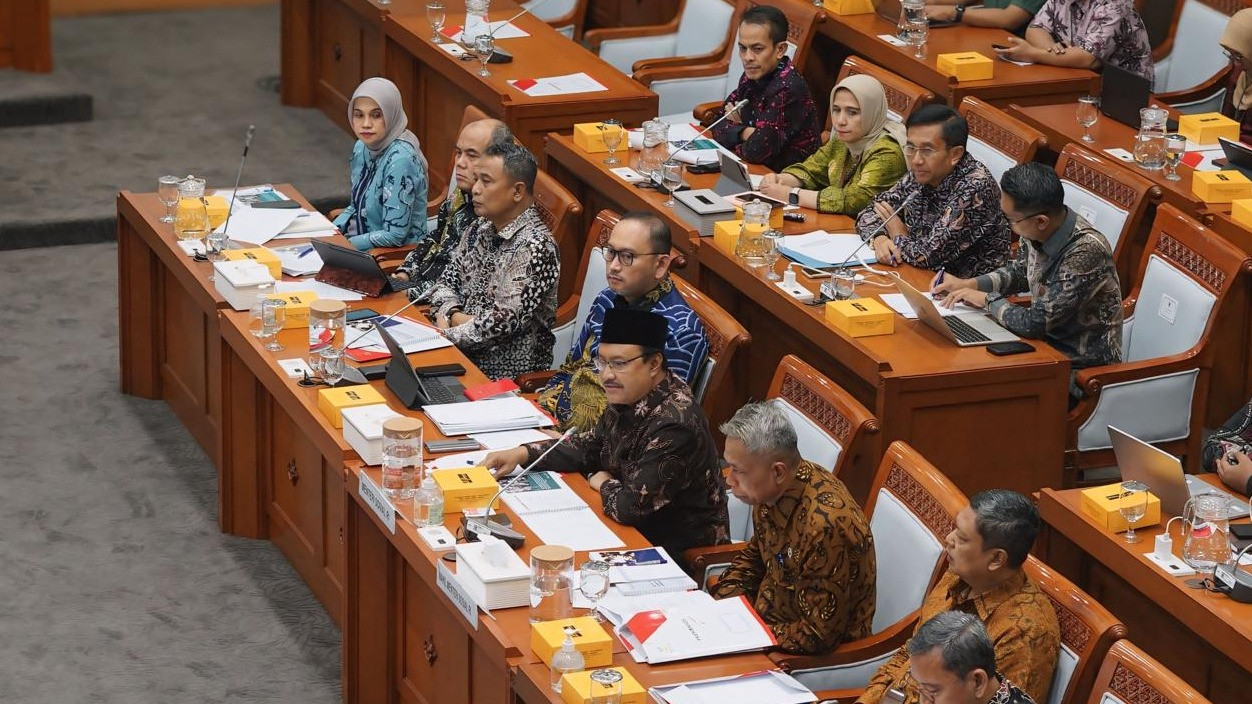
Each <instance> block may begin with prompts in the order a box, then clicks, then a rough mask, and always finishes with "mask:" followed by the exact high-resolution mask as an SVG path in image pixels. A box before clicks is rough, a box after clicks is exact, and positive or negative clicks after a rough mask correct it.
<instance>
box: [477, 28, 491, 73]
mask: <svg viewBox="0 0 1252 704" xmlns="http://www.w3.org/2000/svg"><path fill="white" fill-rule="evenodd" d="M495 50H496V41H495V39H493V38H492V36H491V35H490V34H480V35H478V36H477V37H474V53H475V54H477V55H478V63H479V64H480V65H481V68H479V69H478V75H480V76H490V75H491V71H488V70H487V62H488V61H489V60H490V59H491V55H492V54H493V53H495Z"/></svg>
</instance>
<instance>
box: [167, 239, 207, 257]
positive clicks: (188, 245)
mask: <svg viewBox="0 0 1252 704" xmlns="http://www.w3.org/2000/svg"><path fill="white" fill-rule="evenodd" d="M174 244H176V245H178V248H179V249H181V250H183V253H184V254H186V255H187V256H189V257H194V256H196V255H197V254H204V241H203V240H174Z"/></svg>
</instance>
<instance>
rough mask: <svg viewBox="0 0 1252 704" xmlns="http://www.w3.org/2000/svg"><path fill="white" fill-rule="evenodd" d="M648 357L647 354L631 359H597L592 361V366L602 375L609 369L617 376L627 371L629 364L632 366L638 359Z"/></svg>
mask: <svg viewBox="0 0 1252 704" xmlns="http://www.w3.org/2000/svg"><path fill="white" fill-rule="evenodd" d="M647 356H648V354H647V353H646V352H645V353H643V354H641V355H639V356H638V357H631V358H630V359H611V360H610V359H605V358H604V357H596V358H595V359H593V360H591V366H593V367H595V368H596V371H597V372H600V373H604V371H605V370H606V369H608V370H611V371H612V372H613V373H614V374H617V373H618V372H620V371H622V370H623V369H625V368H626V365H627V364H630V363H631V362H633V361H635V360H636V359H643V358H644V357H647Z"/></svg>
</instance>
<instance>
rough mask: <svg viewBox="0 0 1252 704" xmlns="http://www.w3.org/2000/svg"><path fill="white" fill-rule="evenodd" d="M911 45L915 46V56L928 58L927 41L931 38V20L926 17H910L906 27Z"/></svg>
mask: <svg viewBox="0 0 1252 704" xmlns="http://www.w3.org/2000/svg"><path fill="white" fill-rule="evenodd" d="M905 29H906V32H907V34H908V40H909V44H911V45H912V46H913V56H915V57H917V58H919V59H924V58H926V40H927V39H929V38H930V18H929V17H927V16H926V15H920V16H917V17H910V18H909V19H908V23H907V24H906V25H905Z"/></svg>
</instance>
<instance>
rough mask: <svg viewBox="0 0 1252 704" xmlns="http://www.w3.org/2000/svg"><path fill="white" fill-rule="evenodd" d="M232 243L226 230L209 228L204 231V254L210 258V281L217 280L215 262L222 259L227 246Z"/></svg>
mask: <svg viewBox="0 0 1252 704" xmlns="http://www.w3.org/2000/svg"><path fill="white" fill-rule="evenodd" d="M228 244H230V238H229V237H228V236H227V234H226V233H225V232H218V231H217V230H209V231H208V232H206V233H204V256H205V257H206V258H207V259H208V260H209V266H210V269H209V272H210V273H209V281H216V280H217V275H216V274H213V273H212V272H213V269H212V268H211V267H212V266H213V262H220V261H222V257H224V256H225V255H224V254H222V253H223V252H224V251H225V250H226V246H227V245H228Z"/></svg>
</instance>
